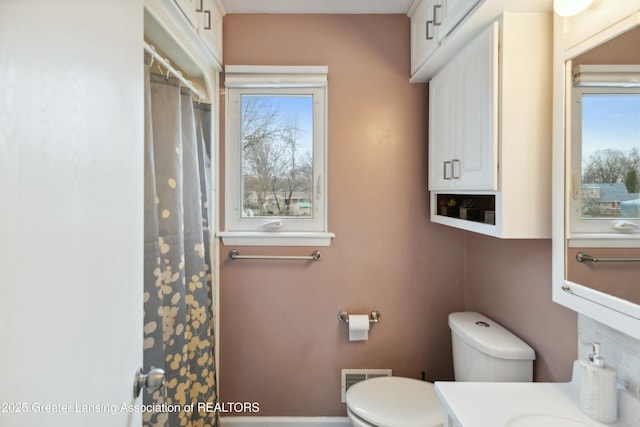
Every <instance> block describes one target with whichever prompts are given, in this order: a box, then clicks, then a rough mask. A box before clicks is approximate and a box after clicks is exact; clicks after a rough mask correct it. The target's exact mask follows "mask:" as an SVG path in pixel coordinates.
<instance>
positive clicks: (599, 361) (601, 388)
mask: <svg viewBox="0 0 640 427" xmlns="http://www.w3.org/2000/svg"><path fill="white" fill-rule="evenodd" d="M616 398H617V390H616V371H615V369H613V368H611V367H608V366H606V364H605V360H604V357H603V356H602V355H601V354H600V343H597V342H594V343H593V352H592V353H591V354H590V355H589V360H588V362H586V364H585V367H584V370H583V375H582V382H581V384H580V409H582V412H584V413H585V414H586V415H588V416H589V417H591V418H593V419H594V420H596V421H600V422H601V423H614V422H615V421H616V419H617V418H618V413H617V402H616Z"/></svg>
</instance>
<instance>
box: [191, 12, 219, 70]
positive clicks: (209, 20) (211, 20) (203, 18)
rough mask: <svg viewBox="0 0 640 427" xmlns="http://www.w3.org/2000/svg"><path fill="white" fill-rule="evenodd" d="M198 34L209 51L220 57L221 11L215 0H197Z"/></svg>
mask: <svg viewBox="0 0 640 427" xmlns="http://www.w3.org/2000/svg"><path fill="white" fill-rule="evenodd" d="M196 12H197V14H198V30H197V32H198V36H200V38H201V39H202V41H203V42H204V44H205V46H206V47H207V49H209V51H210V52H211V53H212V54H213V55H214V56H215V57H216V58H218V59H219V60H221V59H222V16H223V11H222V10H221V8H220V7H219V3H218V2H217V1H215V0H198V8H197V9H196Z"/></svg>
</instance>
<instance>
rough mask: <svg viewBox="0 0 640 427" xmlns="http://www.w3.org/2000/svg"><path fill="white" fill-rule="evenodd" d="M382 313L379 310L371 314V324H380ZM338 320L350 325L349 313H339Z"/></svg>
mask: <svg viewBox="0 0 640 427" xmlns="http://www.w3.org/2000/svg"><path fill="white" fill-rule="evenodd" d="M380 317H381V315H380V312H379V311H377V310H373V311H372V312H371V313H369V323H378V322H379V321H380ZM338 319H340V320H342V321H343V322H344V323H349V313H347V312H346V311H344V310H343V311H341V312H340V313H338Z"/></svg>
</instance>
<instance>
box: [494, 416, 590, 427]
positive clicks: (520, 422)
mask: <svg viewBox="0 0 640 427" xmlns="http://www.w3.org/2000/svg"><path fill="white" fill-rule="evenodd" d="M590 425H592V424H585V423H583V422H582V421H578V420H574V419H571V418H567V417H562V416H558V415H550V414H521V415H518V416H515V417H513V418H511V419H509V421H508V422H507V424H506V425H505V427H540V426H544V427H585V426H587V427H589V426H590Z"/></svg>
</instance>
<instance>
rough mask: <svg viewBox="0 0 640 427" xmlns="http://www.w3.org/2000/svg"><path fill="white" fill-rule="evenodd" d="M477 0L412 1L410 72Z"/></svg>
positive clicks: (430, 54)
mask: <svg viewBox="0 0 640 427" xmlns="http://www.w3.org/2000/svg"><path fill="white" fill-rule="evenodd" d="M478 1H479V0H415V1H414V3H413V5H412V7H411V10H410V11H409V17H410V18H411V74H412V75H413V74H415V73H416V72H417V71H418V70H419V69H420V67H421V66H422V65H423V64H424V63H425V62H426V61H427V60H428V59H429V58H430V57H431V56H432V55H433V54H434V53H435V52H436V50H437V49H438V48H439V46H440V43H441V41H442V40H443V39H445V38H446V37H447V35H448V34H450V33H451V31H453V29H454V28H456V27H457V26H458V25H459V24H460V22H461V21H462V20H463V19H464V17H465V16H466V15H467V14H468V13H469V12H470V11H471V10H472V9H473V7H474V6H475V5H476V4H477V3H478Z"/></svg>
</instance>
